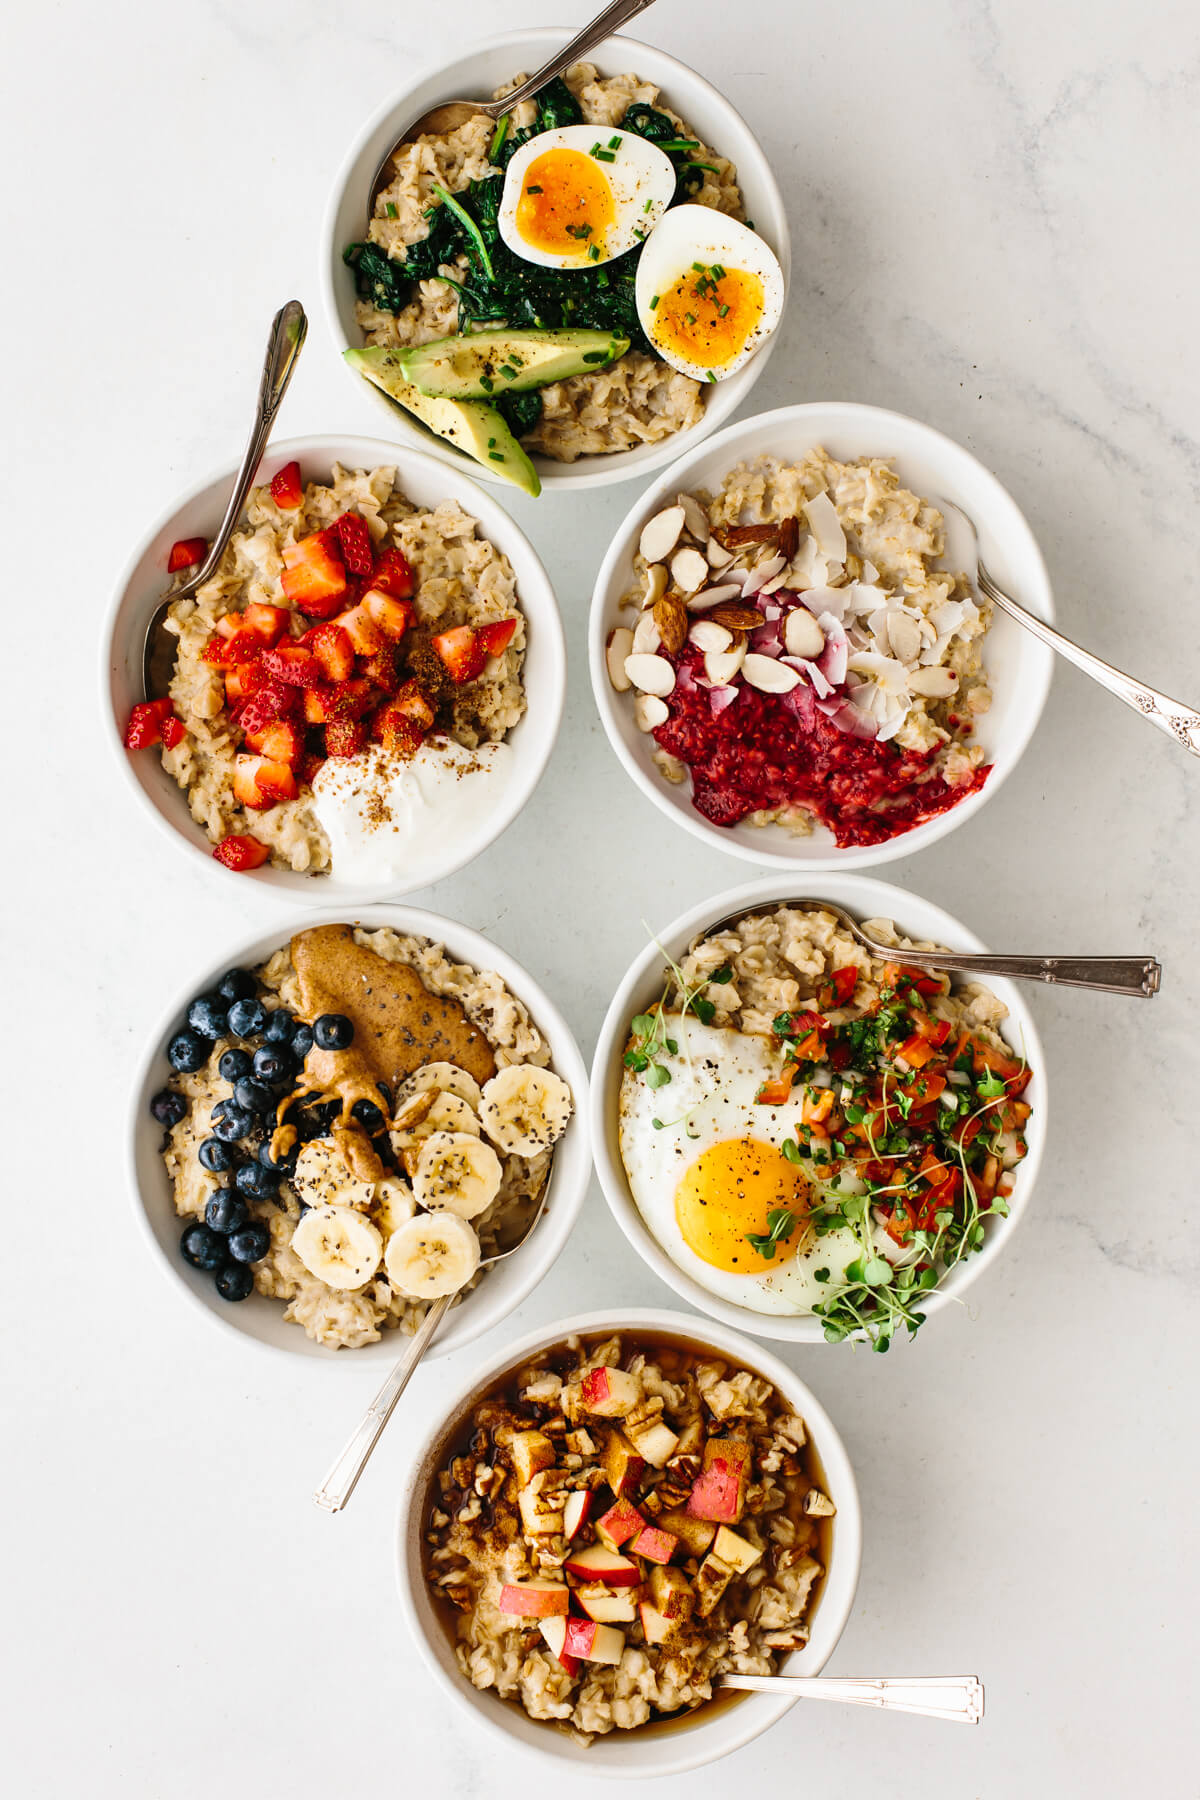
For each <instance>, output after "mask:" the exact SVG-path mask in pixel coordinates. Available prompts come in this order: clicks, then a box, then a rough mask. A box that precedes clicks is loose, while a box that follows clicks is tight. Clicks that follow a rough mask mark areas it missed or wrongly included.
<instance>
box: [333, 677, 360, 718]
mask: <svg viewBox="0 0 1200 1800" xmlns="http://www.w3.org/2000/svg"><path fill="white" fill-rule="evenodd" d="M370 704H371V684H370V682H369V681H364V680H363V678H362V676H361V675H356V676H355V678H354V680H353V681H339V682H338V683H337V684H336V686H334V687H333V688H331V689H330V691H329V698H328V700H327V701H326V708H327V717H329V718H331V719H361V718H362V715H363V714H364V713H365V712H366V710H367V708H368V707H369V706H370Z"/></svg>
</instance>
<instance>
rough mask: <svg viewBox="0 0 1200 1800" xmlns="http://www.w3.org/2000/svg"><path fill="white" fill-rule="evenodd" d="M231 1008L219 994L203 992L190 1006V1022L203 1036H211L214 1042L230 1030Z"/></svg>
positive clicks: (193, 1028) (194, 1029)
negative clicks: (222, 1000) (224, 1003)
mask: <svg viewBox="0 0 1200 1800" xmlns="http://www.w3.org/2000/svg"><path fill="white" fill-rule="evenodd" d="M228 1015H229V1008H228V1007H227V1006H225V1005H223V1004H222V1002H221V999H220V996H219V995H217V994H201V996H200V998H199V999H198V1000H193V1001H192V1004H191V1005H190V1006H189V1007H188V1024H189V1025H190V1026H191V1028H192V1030H193V1031H198V1032H199V1033H200V1036H201V1037H206V1038H211V1039H212V1041H213V1043H215V1042H216V1040H217V1039H218V1038H219V1037H224V1036H225V1033H226V1031H227V1030H228V1028H229V1027H228Z"/></svg>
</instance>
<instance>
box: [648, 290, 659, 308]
mask: <svg viewBox="0 0 1200 1800" xmlns="http://www.w3.org/2000/svg"><path fill="white" fill-rule="evenodd" d="M658 302H659V296H658V295H657V294H652V295H651V296H650V311H651V312H653V311H654V309H655V307H656V306H657V305H658Z"/></svg>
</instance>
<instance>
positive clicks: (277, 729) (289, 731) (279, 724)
mask: <svg viewBox="0 0 1200 1800" xmlns="http://www.w3.org/2000/svg"><path fill="white" fill-rule="evenodd" d="M246 748H247V749H248V750H256V751H257V752H258V754H259V755H260V756H265V757H266V758H267V760H268V761H269V762H277V763H286V764H287V766H288V768H289V769H295V768H297V767H298V766H299V763H300V758H301V757H302V756H303V754H304V734H303V732H302V731H301V730H300V727H299V726H298V725H293V724H292V723H291V721H290V720H289V719H279V720H277V721H276V723H275V724H274V725H264V726H263V728H262V730H261V731H248V732H247V733H246Z"/></svg>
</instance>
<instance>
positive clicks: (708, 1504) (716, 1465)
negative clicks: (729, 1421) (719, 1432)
mask: <svg viewBox="0 0 1200 1800" xmlns="http://www.w3.org/2000/svg"><path fill="white" fill-rule="evenodd" d="M749 1475H750V1446H749V1444H748V1443H746V1442H745V1440H744V1439H742V1438H709V1440H708V1442H707V1443H706V1444H705V1446H704V1466H703V1468H702V1469H701V1471H700V1473H699V1475H697V1477H696V1479H695V1482H694V1483H693V1485H692V1491H691V1493H690V1494H689V1495H688V1502H687V1511H688V1512H689V1513H691V1515H692V1517H693V1518H696V1519H715V1520H716V1522H717V1523H718V1524H719V1525H736V1524H737V1522H738V1520H739V1519H740V1518H741V1516H742V1513H743V1511H744V1509H745V1505H746V1483H747V1481H748V1479H749Z"/></svg>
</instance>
